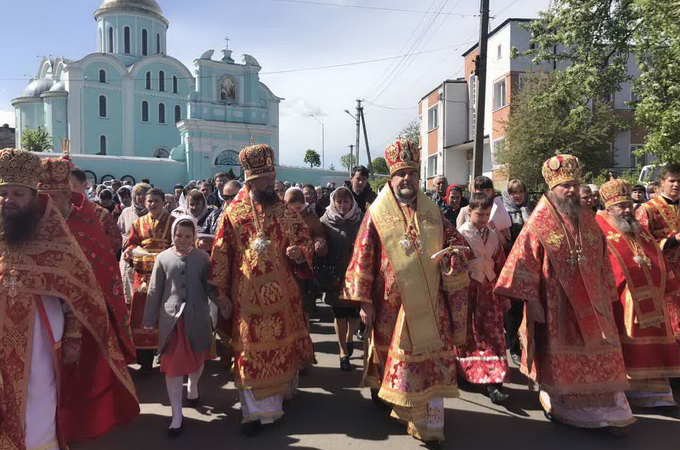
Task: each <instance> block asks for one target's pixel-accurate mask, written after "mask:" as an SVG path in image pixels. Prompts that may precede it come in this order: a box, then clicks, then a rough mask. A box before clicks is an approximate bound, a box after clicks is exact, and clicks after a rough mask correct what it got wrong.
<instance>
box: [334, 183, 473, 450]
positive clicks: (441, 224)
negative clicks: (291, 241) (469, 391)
mask: <svg viewBox="0 0 680 450" xmlns="http://www.w3.org/2000/svg"><path fill="white" fill-rule="evenodd" d="M388 196H391V197H388ZM383 202H394V204H396V199H395V198H394V194H393V193H392V190H391V189H390V188H389V186H388V187H385V189H383V191H382V192H381V194H380V195H379V196H378V199H377V200H376V201H375V202H374V203H373V204H372V205H371V207H370V208H369V210H368V211H367V212H366V215H365V216H364V219H363V222H362V224H361V227H360V229H359V232H358V234H357V239H356V241H355V244H354V253H353V255H352V259H351V261H350V263H349V267H348V269H347V272H346V275H345V286H344V289H343V292H342V298H344V299H346V300H352V301H356V302H357V305H359V302H365V303H371V304H372V305H373V308H374V323H373V327H372V333H371V340H370V345H369V350H368V355H367V357H366V361H365V365H366V367H365V369H364V379H363V381H362V384H364V385H367V386H369V387H371V388H373V389H379V391H378V396H379V397H380V398H382V399H383V400H385V401H386V402H389V403H390V404H392V405H393V406H394V407H393V415H395V416H396V417H398V418H400V419H402V420H405V421H407V422H409V433H410V434H412V435H414V436H415V437H419V438H421V439H424V440H430V439H440V440H441V439H443V434H442V435H436V436H435V435H432V436H428V435H427V433H428V432H429V431H428V430H427V429H425V428H420V429H419V428H418V426H417V423H418V422H419V421H421V420H422V419H424V418H426V417H427V415H428V410H427V404H428V402H429V401H430V400H433V399H436V398H444V397H457V396H458V395H459V393H458V385H457V381H456V358H455V348H454V346H455V345H460V344H462V343H463V342H464V341H465V333H466V319H467V313H466V307H467V286H468V283H469V278H468V275H467V273H466V271H465V269H464V268H463V266H462V265H461V264H458V265H457V267H456V268H455V270H454V271H453V272H452V273H451V274H450V276H448V277H438V278H437V282H438V283H437V284H436V285H433V286H431V288H432V290H431V293H432V294H431V295H433V297H434V298H433V301H432V303H431V304H428V305H427V310H428V311H427V313H428V314H429V315H431V316H432V319H433V323H432V328H431V329H430V330H428V331H431V332H433V333H434V335H435V336H436V337H437V338H438V339H439V345H435V346H432V347H430V349H425V350H421V351H413V346H412V345H410V344H411V342H409V341H411V337H412V336H411V335H414V332H415V330H412V323H413V322H410V319H411V318H412V317H409V313H407V312H405V303H406V302H409V303H411V304H412V303H413V301H414V300H415V301H416V302H417V301H419V300H420V298H423V297H424V295H425V294H424V293H423V292H420V293H419V294H420V298H416V299H407V300H406V302H405V296H404V294H403V293H402V288H401V286H400V284H401V283H405V282H406V283H407V282H408V281H409V280H408V279H407V278H409V276H408V274H406V272H405V271H403V272H402V273H404V276H403V277H402V278H401V279H399V278H398V277H397V269H395V263H397V264H399V265H400V266H402V265H403V266H404V267H405V268H406V271H408V270H409V269H411V270H413V271H414V272H412V273H414V274H416V275H415V276H416V277H420V276H421V270H423V269H424V267H423V264H424V260H425V261H427V260H429V259H430V256H431V255H430V254H423V255H416V254H415V253H412V254H410V256H407V255H406V254H405V253H404V252H402V254H401V255H398V256H399V257H400V258H402V260H401V261H397V260H396V259H393V258H391V257H389V255H388V250H387V248H386V247H387V245H393V243H389V242H388V244H386V243H385V238H384V237H383V236H384V233H385V232H387V233H390V232H391V231H393V230H397V233H399V231H398V230H401V231H400V234H398V236H397V238H398V239H401V238H403V237H405V236H404V224H403V220H404V219H403V218H402V217H400V216H398V215H396V214H394V215H389V214H382V213H380V214H377V212H380V211H381V209H377V208H379V206H380V205H381V204H382V203H383ZM416 202H417V203H416V204H415V205H413V206H406V207H405V209H406V214H407V215H408V216H409V217H408V219H409V220H413V217H414V215H417V219H415V220H416V221H417V222H418V226H419V229H420V237H419V236H417V235H416V234H415V232H414V231H413V230H412V229H411V230H410V231H409V237H410V239H411V240H412V242H416V241H417V240H418V239H421V238H422V239H427V240H429V242H430V245H431V246H432V248H433V249H434V252H437V251H438V250H441V249H444V248H446V247H448V246H449V245H465V240H464V239H463V237H462V236H461V235H460V234H459V233H458V232H457V231H456V229H455V228H454V227H453V226H452V225H451V224H450V223H449V222H448V221H447V220H446V219H445V218H444V216H443V215H442V214H441V212H440V211H439V210H438V209H437V207H436V205H434V204H433V203H432V202H431V201H430V200H429V199H428V198H427V197H425V196H424V195H422V193H419V196H418V199H417V201H416ZM414 206H415V209H414ZM397 207H398V206H397ZM428 207H429V208H428ZM381 233H383V235H381ZM426 248H427V247H426ZM400 251H402V250H401V249H400V250H397V252H400ZM430 251H431V250H430ZM434 252H433V253H434ZM416 253H417V252H416ZM426 253H429V251H427V252H426ZM427 269H428V270H427V272H428V273H427V275H433V271H432V270H429V269H431V268H430V267H429V266H428V267H427ZM438 269H439V268H438V267H437V266H435V267H434V271H437V270H438ZM423 274H424V275H425V273H424V272H423ZM416 296H418V294H416ZM407 309H409V308H407ZM421 312H422V311H421Z"/></svg>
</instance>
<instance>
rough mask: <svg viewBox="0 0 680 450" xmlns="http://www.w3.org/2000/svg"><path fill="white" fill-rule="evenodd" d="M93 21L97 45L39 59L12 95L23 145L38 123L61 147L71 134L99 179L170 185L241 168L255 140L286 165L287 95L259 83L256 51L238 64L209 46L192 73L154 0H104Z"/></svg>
mask: <svg viewBox="0 0 680 450" xmlns="http://www.w3.org/2000/svg"><path fill="white" fill-rule="evenodd" d="M94 18H95V20H96V24H97V34H96V36H97V48H98V51H97V52H96V53H91V54H89V55H86V56H85V57H83V58H81V59H78V60H73V59H67V58H64V57H60V58H43V59H42V61H41V62H40V65H39V67H38V73H37V76H36V77H35V78H33V79H32V80H31V81H30V83H29V84H28V86H26V88H25V89H24V90H23V92H22V93H21V95H20V96H19V97H17V98H15V99H14V100H12V105H13V106H14V108H15V115H16V129H17V133H16V140H17V147H19V144H20V140H21V135H22V133H23V131H24V130H27V129H36V128H38V127H42V128H44V129H46V130H47V131H48V132H49V134H50V136H51V137H52V139H53V142H54V149H55V150H54V151H55V152H58V151H59V150H60V141H61V139H62V138H68V139H69V140H70V149H71V154H72V155H73V158H74V161H76V163H77V164H78V165H80V166H81V167H83V168H86V169H88V171H89V173H90V175H91V176H93V178H95V180H93V181H95V182H102V181H105V178H106V177H108V178H109V179H111V178H114V177H115V178H119V179H120V178H122V177H124V176H126V175H127V176H129V177H130V178H132V179H135V178H136V179H137V180H139V179H140V177H141V178H154V176H164V177H167V178H168V181H167V183H165V182H163V183H161V185H166V184H167V185H168V186H170V185H172V184H174V182H186V181H188V180H192V179H203V178H207V177H209V176H212V175H214V173H216V172H218V171H223V170H227V171H228V170H229V169H232V170H234V172H235V173H236V174H239V173H240V165H239V162H238V152H239V151H240V149H242V148H243V147H245V146H247V145H249V144H250V143H251V142H257V143H266V144H269V145H271V146H272V147H273V148H274V149H275V151H276V160H277V161H280V159H279V154H278V152H279V104H280V102H281V100H282V99H281V98H279V97H277V96H276V95H274V94H273V93H272V91H271V90H270V89H269V88H268V87H267V86H266V85H265V84H263V83H262V82H261V81H260V78H259V72H260V70H261V67H260V64H259V63H258V62H257V60H256V59H255V58H254V57H252V56H250V55H243V57H242V58H241V60H240V62H236V61H235V60H234V59H233V58H232V51H231V50H229V49H228V48H227V49H225V50H222V55H221V58H220V59H213V56H214V51H213V50H208V51H206V52H205V53H203V54H202V55H201V57H200V58H198V59H196V60H195V61H194V68H193V70H190V69H189V68H187V67H186V66H185V65H184V64H182V63H181V62H180V61H179V60H177V59H176V58H173V57H172V56H169V54H168V48H167V33H168V26H169V22H168V20H167V18H166V17H165V16H164V15H163V11H162V10H161V8H160V6H159V5H158V3H157V2H156V1H155V0H104V1H103V3H102V4H101V6H100V7H99V9H97V10H96V11H95V13H94ZM151 158H157V159H155V160H154V159H151ZM161 168H162V169H161ZM159 170H160V172H163V173H161V174H159V175H157V174H158V173H159ZM143 171H147V175H146V176H144V174H143ZM149 171H151V173H148V172H149ZM133 172H137V173H138V175H137V176H135V175H134V173H133ZM173 177H174V179H175V180H177V181H174V182H171V181H170V178H173Z"/></svg>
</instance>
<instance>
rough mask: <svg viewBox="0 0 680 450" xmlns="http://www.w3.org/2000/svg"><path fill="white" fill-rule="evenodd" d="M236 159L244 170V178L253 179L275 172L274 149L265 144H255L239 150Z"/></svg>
mask: <svg viewBox="0 0 680 450" xmlns="http://www.w3.org/2000/svg"><path fill="white" fill-rule="evenodd" d="M238 159H239V161H240V162H241V165H242V166H243V170H244V171H245V180H246V181H248V180H254V179H255V178H258V177H261V176H262V175H265V174H268V173H275V172H276V168H275V167H274V149H273V148H272V147H271V146H269V145H267V144H256V145H251V146H249V147H246V148H244V149H243V150H241V153H239V154H238Z"/></svg>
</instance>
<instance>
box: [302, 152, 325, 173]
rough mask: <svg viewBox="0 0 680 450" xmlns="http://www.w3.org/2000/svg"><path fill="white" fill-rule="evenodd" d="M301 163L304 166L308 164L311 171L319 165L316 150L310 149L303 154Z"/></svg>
mask: <svg viewBox="0 0 680 450" xmlns="http://www.w3.org/2000/svg"><path fill="white" fill-rule="evenodd" d="M303 161H304V163H305V164H309V167H310V168H311V169H313V168H315V167H319V166H320V165H321V156H320V155H319V153H318V152H317V151H316V150H312V149H311V148H310V149H307V152H305V159H304V160H303Z"/></svg>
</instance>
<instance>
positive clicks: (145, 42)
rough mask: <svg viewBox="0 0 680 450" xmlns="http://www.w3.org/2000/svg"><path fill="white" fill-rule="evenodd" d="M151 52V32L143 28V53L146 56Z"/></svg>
mask: <svg viewBox="0 0 680 450" xmlns="http://www.w3.org/2000/svg"><path fill="white" fill-rule="evenodd" d="M148 54H149V32H148V31H146V30H142V55H143V56H146V55H148Z"/></svg>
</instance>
